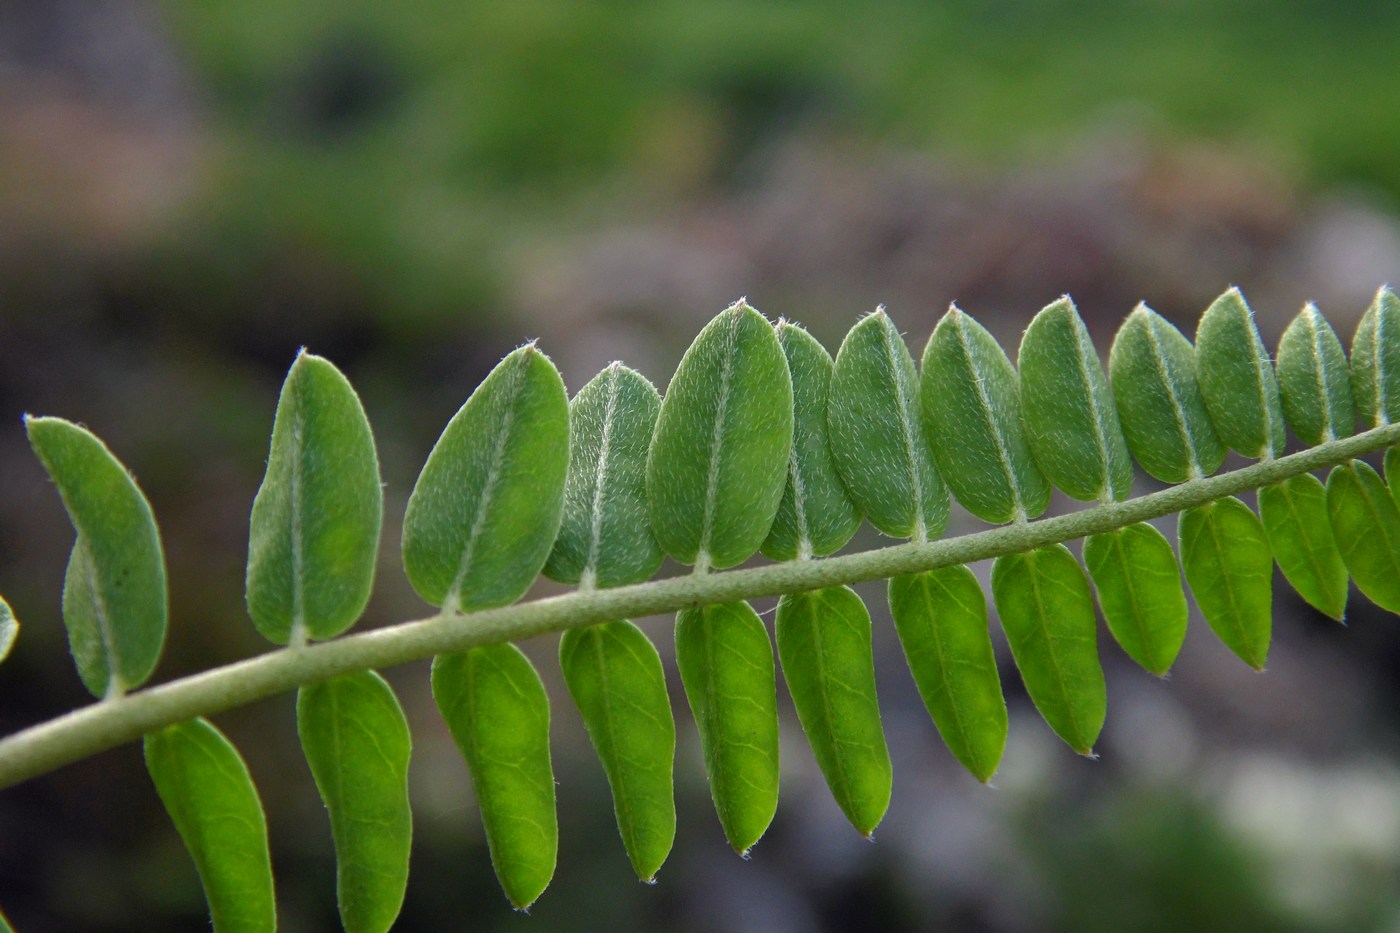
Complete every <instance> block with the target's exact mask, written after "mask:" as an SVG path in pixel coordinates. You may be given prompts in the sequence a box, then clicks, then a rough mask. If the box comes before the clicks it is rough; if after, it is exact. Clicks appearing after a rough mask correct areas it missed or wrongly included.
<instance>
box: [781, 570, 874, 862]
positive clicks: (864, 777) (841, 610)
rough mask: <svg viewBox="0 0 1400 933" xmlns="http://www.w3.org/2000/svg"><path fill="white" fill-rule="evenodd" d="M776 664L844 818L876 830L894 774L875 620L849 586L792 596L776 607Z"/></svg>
mask: <svg viewBox="0 0 1400 933" xmlns="http://www.w3.org/2000/svg"><path fill="white" fill-rule="evenodd" d="M776 629H777V640H778V657H779V659H780V660H781V661H782V664H783V677H784V678H785V679H786V680H787V685H788V690H789V691H790V692H791V693H792V703H793V706H794V707H796V709H797V718H798V720H799V721H801V723H802V730H803V731H804V732H806V733H807V741H808V742H809V743H810V744H811V746H812V754H813V755H814V756H815V757H816V759H817V764H818V765H819V766H820V767H821V769H822V775H823V776H825V778H826V783H827V786H828V787H830V788H831V794H832V796H833V797H835V798H836V802H837V804H839V805H840V807H841V811H842V812H843V813H845V814H846V819H848V820H850V821H851V825H852V826H854V827H855V828H856V829H857V830H858V831H859V832H860V833H861V835H864V836H869V835H870V834H871V833H873V832H874V831H875V827H876V826H878V825H879V823H880V820H881V819H883V818H884V815H885V810H886V809H887V808H888V807H889V805H890V791H891V788H892V786H893V780H894V774H893V770H892V766H891V764H890V753H889V749H888V748H887V747H886V745H885V730H884V728H883V727H882V726H881V724H880V703H879V700H878V699H877V697H876V694H875V659H874V652H873V649H872V647H871V638H870V613H869V612H868V611H867V610H866V608H865V603H863V602H861V598H860V597H859V596H857V595H856V592H855V590H853V589H851V588H850V587H846V586H842V587H833V588H830V589H824V590H812V591H810V592H806V593H792V594H789V595H787V596H784V597H783V598H782V599H780V600H779V601H778V614H777V623H776Z"/></svg>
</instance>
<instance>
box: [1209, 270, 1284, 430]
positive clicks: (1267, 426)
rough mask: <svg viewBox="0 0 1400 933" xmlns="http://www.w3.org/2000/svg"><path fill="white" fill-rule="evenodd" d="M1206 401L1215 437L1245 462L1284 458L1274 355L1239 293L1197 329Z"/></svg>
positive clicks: (1215, 306) (1218, 303)
mask: <svg viewBox="0 0 1400 933" xmlns="http://www.w3.org/2000/svg"><path fill="white" fill-rule="evenodd" d="M1196 369H1197V372H1198V374H1199V380H1200V387H1201V397H1202V398H1203V399H1204V400H1205V403H1206V410H1207V411H1209V412H1210V417H1211V422H1212V423H1213V424H1214V425H1215V431H1216V434H1218V435H1219V437H1220V440H1221V441H1222V442H1223V443H1224V444H1225V446H1227V447H1229V448H1230V449H1231V450H1236V451H1238V452H1240V453H1242V454H1244V455H1245V456H1246V457H1276V456H1278V455H1279V454H1281V453H1283V444H1284V440H1285V437H1284V427H1283V409H1282V408H1281V407H1280V405H1279V389H1278V379H1277V377H1276V376H1275V375H1274V367H1273V364H1272V363H1271V362H1270V360H1269V351H1268V350H1266V349H1264V340H1263V338H1261V337H1260V336H1259V328H1258V327H1256V326H1255V324H1254V313H1253V312H1252V311H1250V310H1249V305H1247V304H1246V303H1245V300H1244V296H1243V295H1241V294H1240V290H1239V289H1238V288H1231V289H1229V290H1228V291H1226V292H1225V294H1223V295H1221V296H1220V297H1219V298H1217V299H1215V301H1213V302H1212V303H1211V305H1210V307H1209V308H1207V309H1206V313H1205V314H1203V315H1201V320H1200V322H1199V323H1198V324H1197V325H1196Z"/></svg>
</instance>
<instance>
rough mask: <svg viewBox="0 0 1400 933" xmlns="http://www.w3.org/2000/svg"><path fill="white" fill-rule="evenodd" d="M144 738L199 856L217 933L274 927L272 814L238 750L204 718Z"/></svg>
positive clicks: (178, 824)
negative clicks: (265, 809) (269, 826)
mask: <svg viewBox="0 0 1400 933" xmlns="http://www.w3.org/2000/svg"><path fill="white" fill-rule="evenodd" d="M145 746H146V770H147V771H149V772H150V775H151V781H152V782H153V783H154V784H155V786H156V793H158V794H159V795H160V800H161V803H163V804H165V809H166V812H168V813H169V814H170V819H171V821H172V822H174V824H175V829H176V830H178V831H179V833H180V838H181V839H183V840H184V841H185V848H186V849H188V850H189V853H190V856H191V857H192V858H193V859H194V864H195V868H196V869H198V871H199V880H200V882H201V883H202V884H203V885H204V897H205V899H206V900H207V901H208V902H209V913H210V915H211V917H212V918H213V921H214V931H215V933H245V931H246V933H266V931H272V930H275V929H276V928H277V906H276V902H275V899H274V896H273V891H272V861H271V857H270V856H269V855H268V849H267V820H266V818H265V817H264V816H263V808H262V803H261V801H259V800H258V792H257V789H256V788H254V787H253V779H252V777H251V776H249V774H248V766H247V765H245V764H244V763H243V758H242V757H241V756H240V755H239V754H238V750H237V749H236V748H234V747H233V745H232V743H230V742H229V740H228V739H226V738H224V736H223V734H222V733H220V732H219V730H218V729H215V728H214V727H213V726H212V725H210V724H209V723H208V722H207V721H206V720H203V719H192V720H190V721H188V722H182V723H179V724H177V725H174V726H168V727H166V728H164V729H162V730H160V731H159V732H152V733H151V734H149V735H147V736H146V740H145Z"/></svg>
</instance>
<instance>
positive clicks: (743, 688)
mask: <svg viewBox="0 0 1400 933" xmlns="http://www.w3.org/2000/svg"><path fill="white" fill-rule="evenodd" d="M676 666H677V667H678V668H680V672H681V683H682V684H683V685H684V686H685V697H686V700H687V701H689V703H690V711H691V713H692V714H693V715H694V716H695V725H696V727H697V728H698V729H699V732H700V748H701V751H702V752H703V753H704V756H705V772H706V773H707V774H708V775H709V778H710V796H711V797H713V798H714V802H715V812H716V813H718V814H719V821H720V825H721V826H723V827H724V835H725V838H727V839H728V840H729V844H730V845H731V846H733V847H734V851H736V852H738V853H739V854H741V855H744V854H747V852H748V850H749V849H750V848H751V847H752V846H753V844H754V843H756V842H758V840H759V838H760V837H762V836H763V833H764V831H765V830H767V829H768V824H769V823H771V822H772V821H773V814H774V813H775V812H776V811H777V808H778V705H777V704H778V699H777V691H778V685H777V674H776V671H775V670H774V667H773V645H772V643H771V642H769V640H768V630H767V629H766V628H764V627H763V621H762V620H761V619H759V617H758V614H757V613H756V612H754V611H753V608H752V607H750V606H749V604H748V603H744V602H737V603H720V604H718V605H713V606H704V607H701V608H697V609H682V610H681V611H680V612H678V613H676Z"/></svg>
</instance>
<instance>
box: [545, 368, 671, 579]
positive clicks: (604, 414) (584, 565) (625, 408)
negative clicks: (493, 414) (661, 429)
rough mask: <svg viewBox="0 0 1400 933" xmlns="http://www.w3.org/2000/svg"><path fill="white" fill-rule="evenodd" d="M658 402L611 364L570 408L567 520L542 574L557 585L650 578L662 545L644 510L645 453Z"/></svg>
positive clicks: (643, 383)
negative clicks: (556, 581)
mask: <svg viewBox="0 0 1400 933" xmlns="http://www.w3.org/2000/svg"><path fill="white" fill-rule="evenodd" d="M660 408H661V396H660V395H658V394H657V392H656V388H655V387H654V386H653V385H652V384H651V383H650V382H648V381H647V379H646V377H645V376H643V375H642V374H641V373H639V372H637V371H636V370H632V369H628V368H627V367H626V366H623V365H622V364H621V363H613V364H612V365H611V366H609V367H608V368H607V369H605V370H603V371H602V372H601V373H599V374H598V375H597V376H594V377H593V379H592V380H591V381H590V382H589V383H588V384H587V385H585V386H584V387H583V388H582V389H580V390H579V393H578V395H576V396H574V399H573V401H572V402H570V403H569V437H570V439H571V444H572V450H571V452H570V454H569V471H568V479H567V481H566V482H565V484H564V517H563V522H562V523H561V524H560V526H559V537H558V539H557V540H555V542H554V550H553V551H552V552H551V553H550V555H549V562H548V563H546V564H545V567H544V572H545V574H546V575H547V576H549V577H550V578H551V579H554V580H558V581H560V582H561V583H580V582H584V583H585V585H586V586H600V587H606V586H620V585H622V584H626V583H638V582H640V581H642V580H646V579H649V578H650V577H651V575H652V574H654V573H656V571H657V569H658V568H660V566H661V560H662V554H661V546H660V545H658V544H657V543H656V537H655V535H653V534H652V530H651V513H650V512H649V511H648V509H647V478H646V463H647V449H648V447H649V446H650V445H651V436H652V432H653V431H654V430H655V428H656V416H657V412H658V411H659V410H660Z"/></svg>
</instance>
